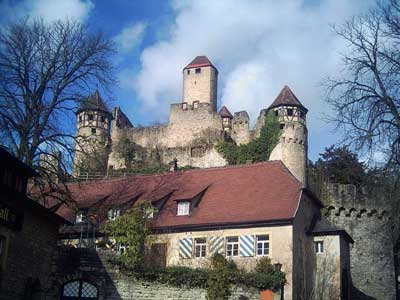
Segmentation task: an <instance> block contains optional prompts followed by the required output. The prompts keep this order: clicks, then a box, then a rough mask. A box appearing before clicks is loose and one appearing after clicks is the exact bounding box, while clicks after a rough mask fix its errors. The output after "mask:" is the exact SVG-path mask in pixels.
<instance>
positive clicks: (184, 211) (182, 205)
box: [176, 201, 190, 216]
mask: <svg viewBox="0 0 400 300" xmlns="http://www.w3.org/2000/svg"><path fill="white" fill-rule="evenodd" d="M189 212H190V202H189V201H182V202H178V212H177V214H176V215H177V216H188V215H189Z"/></svg>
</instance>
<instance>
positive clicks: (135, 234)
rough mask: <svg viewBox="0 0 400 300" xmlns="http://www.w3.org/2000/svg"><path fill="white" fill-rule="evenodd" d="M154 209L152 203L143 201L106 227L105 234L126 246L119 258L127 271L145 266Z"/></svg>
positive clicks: (109, 222) (106, 224)
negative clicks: (146, 244)
mask: <svg viewBox="0 0 400 300" xmlns="http://www.w3.org/2000/svg"><path fill="white" fill-rule="evenodd" d="M153 213H154V207H153V206H152V205H151V203H150V201H145V200H141V201H138V202H136V203H135V205H134V206H133V207H132V208H131V209H129V210H127V211H126V212H125V213H124V214H123V215H122V216H120V217H118V218H116V219H115V220H113V221H108V222H106V223H105V225H104V232H105V234H106V235H107V236H109V237H111V238H113V239H114V240H115V242H116V244H118V245H123V246H125V251H124V252H122V253H121V255H120V256H119V259H120V263H121V265H122V266H123V267H125V268H127V269H131V268H133V269H140V268H141V267H142V266H143V262H144V255H145V243H146V239H147V237H148V235H149V233H150V230H151V229H150V222H151V220H152V219H151V217H150V216H151V215H152V214H153Z"/></svg>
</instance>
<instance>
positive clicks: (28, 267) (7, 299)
mask: <svg viewBox="0 0 400 300" xmlns="http://www.w3.org/2000/svg"><path fill="white" fill-rule="evenodd" d="M0 235H3V236H6V237H7V240H9V242H8V251H7V257H6V258H7V259H6V263H5V266H4V268H3V270H2V272H1V273H0V276H1V279H0V299H1V300H16V299H24V298H23V297H24V294H25V290H26V288H27V287H28V286H29V284H33V283H34V282H35V281H37V280H38V281H37V282H40V287H41V290H42V291H46V290H47V289H48V288H49V287H48V283H49V281H50V273H51V262H50V259H45V258H50V257H52V256H53V254H54V251H55V246H56V241H57V236H58V226H57V225H55V224H54V223H53V222H51V221H49V220H47V219H45V218H44V217H40V216H37V215H33V214H32V213H31V212H30V211H28V210H26V211H25V214H24V222H23V226H22V230H21V231H11V230H8V229H5V228H4V227H1V226H0Z"/></svg>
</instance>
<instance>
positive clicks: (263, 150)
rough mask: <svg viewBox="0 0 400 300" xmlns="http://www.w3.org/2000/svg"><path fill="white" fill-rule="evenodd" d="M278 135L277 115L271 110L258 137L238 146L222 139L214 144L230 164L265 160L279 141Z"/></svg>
mask: <svg viewBox="0 0 400 300" xmlns="http://www.w3.org/2000/svg"><path fill="white" fill-rule="evenodd" d="M279 136H280V127H279V120H278V117H276V116H275V115H274V114H273V113H272V112H268V114H267V115H266V117H265V123H264V126H263V127H262V128H261V131H260V136H259V137H258V138H256V139H253V140H252V141H250V142H249V143H248V144H241V145H239V146H238V145H236V144H235V142H234V141H232V140H227V141H222V142H220V143H218V144H217V145H216V149H217V151H218V152H220V153H221V154H222V155H223V156H224V158H225V159H226V160H227V161H228V164H230V165H236V164H244V163H246V162H248V161H251V162H259V161H267V160H268V159H269V156H270V155H271V152H272V150H273V149H274V148H275V146H276V145H277V143H278V141H279Z"/></svg>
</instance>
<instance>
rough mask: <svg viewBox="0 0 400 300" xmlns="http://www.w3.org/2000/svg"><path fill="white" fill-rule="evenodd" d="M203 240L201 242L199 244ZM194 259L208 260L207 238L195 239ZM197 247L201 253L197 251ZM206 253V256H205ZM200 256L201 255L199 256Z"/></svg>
mask: <svg viewBox="0 0 400 300" xmlns="http://www.w3.org/2000/svg"><path fill="white" fill-rule="evenodd" d="M199 240H201V242H199ZM193 244H194V258H206V257H207V239H206V238H200V237H199V238H195V239H194V243H193ZM197 247H200V248H199V251H197ZM203 253H204V255H203ZM197 254H200V255H197Z"/></svg>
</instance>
